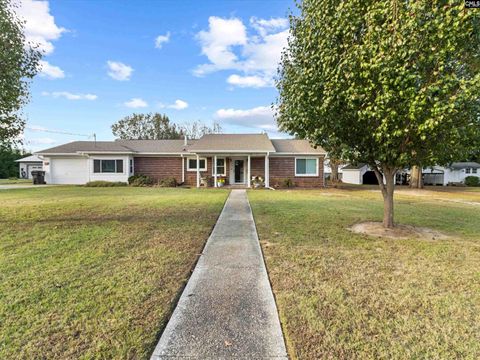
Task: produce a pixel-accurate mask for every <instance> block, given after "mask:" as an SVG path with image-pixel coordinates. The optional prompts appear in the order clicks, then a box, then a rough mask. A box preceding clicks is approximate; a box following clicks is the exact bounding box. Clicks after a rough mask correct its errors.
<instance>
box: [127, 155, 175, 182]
mask: <svg viewBox="0 0 480 360" xmlns="http://www.w3.org/2000/svg"><path fill="white" fill-rule="evenodd" d="M133 164H134V171H135V175H139V174H142V175H148V176H151V177H152V178H154V179H155V180H156V181H158V180H161V179H164V178H166V177H174V178H175V179H176V180H177V182H178V183H181V182H182V158H181V157H135V158H134V160H133Z"/></svg>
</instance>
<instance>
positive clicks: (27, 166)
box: [15, 155, 43, 179]
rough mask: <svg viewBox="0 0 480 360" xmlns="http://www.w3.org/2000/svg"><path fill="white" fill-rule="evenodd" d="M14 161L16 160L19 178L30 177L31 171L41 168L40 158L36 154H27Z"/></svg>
mask: <svg viewBox="0 0 480 360" xmlns="http://www.w3.org/2000/svg"><path fill="white" fill-rule="evenodd" d="M15 161H16V162H18V165H19V170H18V177H19V178H20V179H31V178H32V171H34V170H42V169H43V165H42V159H40V158H39V157H38V156H37V155H31V156H27V157H24V158H23V159H18V160H15Z"/></svg>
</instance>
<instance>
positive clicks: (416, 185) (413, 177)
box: [410, 166, 423, 189]
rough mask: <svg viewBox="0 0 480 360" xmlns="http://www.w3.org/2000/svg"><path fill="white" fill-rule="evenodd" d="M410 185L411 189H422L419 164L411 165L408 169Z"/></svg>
mask: <svg viewBox="0 0 480 360" xmlns="http://www.w3.org/2000/svg"><path fill="white" fill-rule="evenodd" d="M410 187H411V188H412V189H423V180H422V167H421V166H412V169H411V170H410Z"/></svg>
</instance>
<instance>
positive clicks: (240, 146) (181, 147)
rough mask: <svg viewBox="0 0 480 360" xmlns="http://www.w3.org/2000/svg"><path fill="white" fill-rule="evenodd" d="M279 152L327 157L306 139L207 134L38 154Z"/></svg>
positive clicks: (73, 145)
mask: <svg viewBox="0 0 480 360" xmlns="http://www.w3.org/2000/svg"><path fill="white" fill-rule="evenodd" d="M267 152H269V153H278V154H303V155H308V154H311V155H317V154H325V151H324V150H323V149H322V148H320V147H317V148H316V149H315V148H313V147H312V146H311V145H310V143H309V142H308V141H307V140H292V139H291V140H287V139H279V140H270V139H269V138H268V136H267V134H208V135H204V136H203V137H202V138H200V139H198V140H188V142H187V145H185V142H184V140H115V141H74V142H70V143H67V144H64V145H60V146H56V147H52V148H49V149H45V150H42V151H39V152H37V154H40V155H42V154H43V155H47V154H48V155H55V154H58V155H60V154H78V153H90V154H95V153H118V154H120V153H122V154H125V153H138V154H182V153H267Z"/></svg>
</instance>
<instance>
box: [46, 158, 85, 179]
mask: <svg viewBox="0 0 480 360" xmlns="http://www.w3.org/2000/svg"><path fill="white" fill-rule="evenodd" d="M87 164H88V163H87V159H86V158H51V159H50V161H49V167H50V169H49V170H50V171H49V172H50V174H49V175H50V176H47V179H46V180H47V183H51V184H85V183H86V182H87V181H88V179H87V174H88V169H87Z"/></svg>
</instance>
